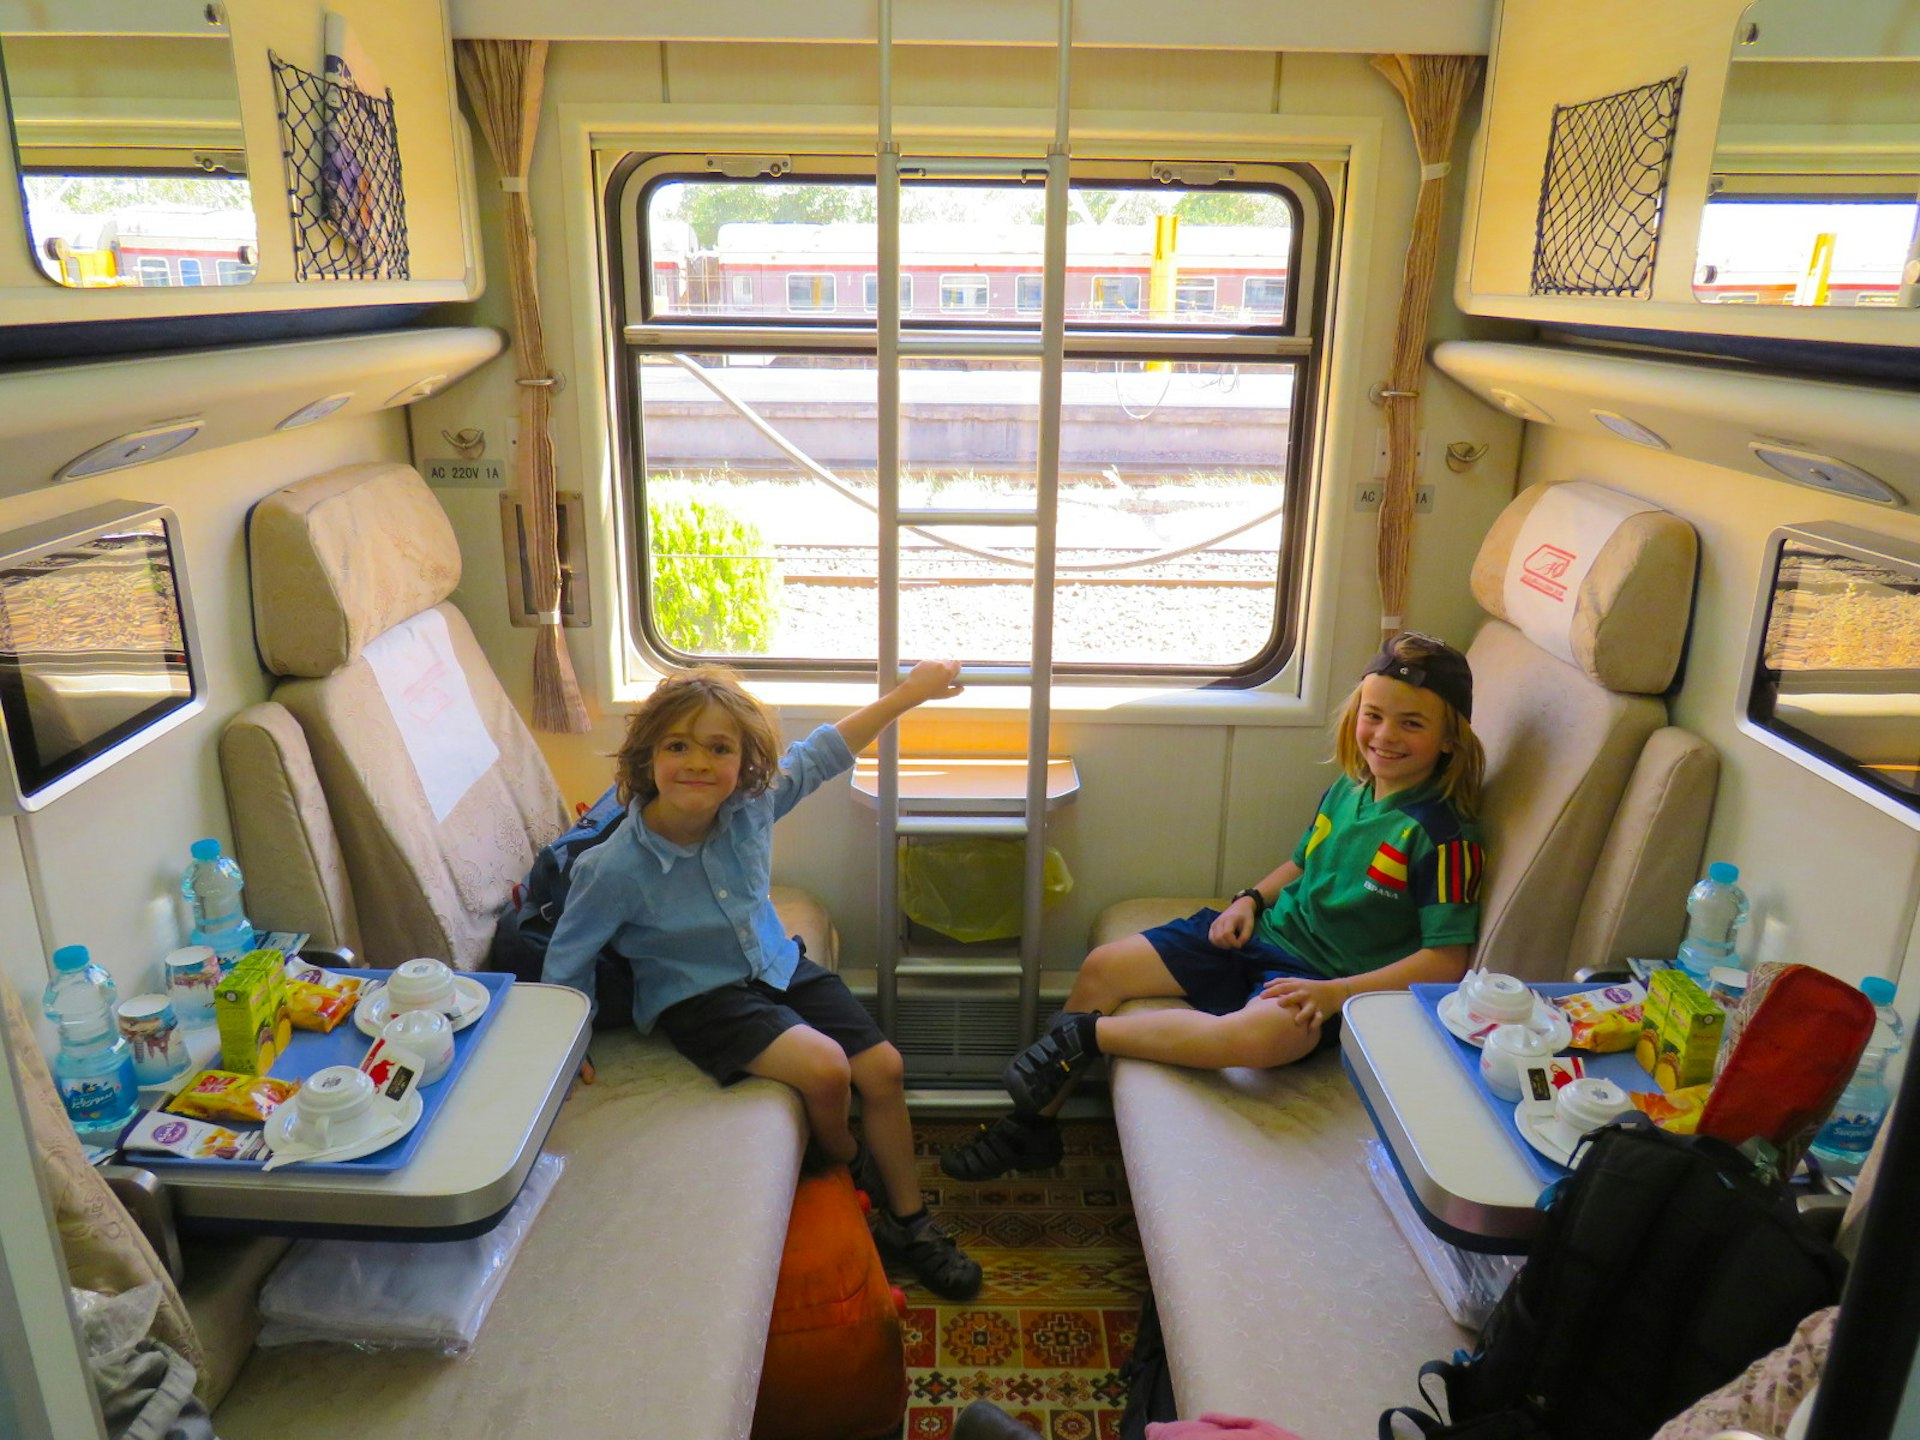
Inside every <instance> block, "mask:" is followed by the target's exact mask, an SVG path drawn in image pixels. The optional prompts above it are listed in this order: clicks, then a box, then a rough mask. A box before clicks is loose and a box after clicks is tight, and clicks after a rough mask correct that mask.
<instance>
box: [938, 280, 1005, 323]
mask: <svg viewBox="0 0 1920 1440" xmlns="http://www.w3.org/2000/svg"><path fill="white" fill-rule="evenodd" d="M975 286H978V287H979V295H980V303H979V304H977V305H975V304H971V303H969V304H965V305H956V304H949V303H948V301H947V293H948V291H950V290H951V291H956V292H957V291H961V290H964V291H965V292H966V293H967V294H968V295H972V294H973V293H974V287H975ZM992 298H993V285H992V283H991V282H990V281H989V280H988V278H987V277H986V276H985V275H981V274H975V273H974V272H972V271H966V270H962V271H957V272H955V273H953V274H950V275H942V276H941V277H940V313H941V314H942V315H985V314H986V313H987V310H988V309H989V308H990V302H991V300H992Z"/></svg>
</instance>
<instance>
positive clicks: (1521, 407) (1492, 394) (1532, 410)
mask: <svg viewBox="0 0 1920 1440" xmlns="http://www.w3.org/2000/svg"><path fill="white" fill-rule="evenodd" d="M1487 398H1489V399H1490V400H1492V401H1493V403H1494V404H1496V405H1498V406H1499V407H1500V408H1501V409H1502V410H1505V411H1506V412H1507V413H1508V414H1509V415H1518V416H1519V417H1520V418H1521V419H1522V420H1531V421H1533V422H1534V423H1535V424H1539V425H1551V424H1552V423H1553V416H1551V415H1549V414H1548V413H1547V412H1546V411H1545V410H1542V409H1541V408H1540V407H1539V406H1538V405H1536V404H1534V403H1533V402H1532V401H1531V400H1529V399H1527V398H1526V397H1524V396H1521V395H1516V394H1514V393H1513V391H1511V390H1489V391H1487Z"/></svg>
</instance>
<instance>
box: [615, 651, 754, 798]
mask: <svg viewBox="0 0 1920 1440" xmlns="http://www.w3.org/2000/svg"><path fill="white" fill-rule="evenodd" d="M709 705H716V706H718V707H719V708H720V709H721V710H723V711H725V712H726V714H727V715H728V717H729V718H731V719H732V721H733V723H734V724H735V725H737V726H738V727H739V729H740V786H739V788H740V791H741V792H742V793H744V794H747V795H758V794H760V793H761V792H762V791H764V790H765V789H766V788H767V787H768V786H769V785H771V784H773V781H774V777H775V776H776V775H777V774H778V773H779V769H780V723H779V721H777V720H776V719H775V718H774V715H773V712H772V711H771V710H769V709H767V707H766V706H765V705H763V704H761V703H760V702H759V701H758V700H756V699H754V698H753V696H751V695H749V694H748V693H747V692H746V691H745V690H744V689H743V688H741V684H740V676H739V675H738V674H737V673H736V672H734V671H732V670H729V669H727V668H726V667H725V666H724V665H702V666H701V667H700V668H699V669H697V670H689V671H687V672H686V673H685V674H684V675H669V676H667V678H666V679H664V680H662V681H661V682H660V683H659V684H658V685H656V686H654V687H653V693H652V694H651V695H649V696H648V697H647V698H646V700H645V701H643V702H642V703H641V706H640V708H639V709H638V710H636V711H634V712H633V714H632V716H631V717H629V719H628V720H627V736H626V739H624V740H622V741H621V742H620V748H619V749H618V750H617V751H615V752H614V757H613V783H614V785H615V786H616V787H617V788H618V794H619V796H620V803H621V804H622V805H631V804H632V803H633V802H634V800H636V799H637V800H639V801H640V803H641V804H642V805H645V804H646V803H647V802H648V801H650V800H652V799H653V798H654V796H656V795H658V794H659V793H660V787H659V786H658V785H656V784H654V783H653V752H654V748H655V747H656V746H658V745H659V743H660V742H661V741H662V740H663V739H665V738H666V736H667V735H668V734H670V733H671V732H672V730H673V729H674V727H675V726H677V725H679V724H681V723H682V722H683V721H686V720H688V719H690V718H692V717H693V716H695V715H698V714H699V713H700V712H701V711H702V710H704V709H706V708H707V706H709Z"/></svg>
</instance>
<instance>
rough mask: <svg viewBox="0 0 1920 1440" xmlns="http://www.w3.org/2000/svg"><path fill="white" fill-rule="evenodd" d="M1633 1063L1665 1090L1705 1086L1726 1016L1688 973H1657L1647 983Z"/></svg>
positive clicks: (1679, 971)
mask: <svg viewBox="0 0 1920 1440" xmlns="http://www.w3.org/2000/svg"><path fill="white" fill-rule="evenodd" d="M1643 1013H1644V1019H1643V1021H1642V1024H1641V1027H1640V1042H1639V1044H1638V1045H1637V1046H1635V1048H1634V1052H1633V1055H1634V1059H1636V1060H1638V1061H1639V1062H1640V1067H1641V1068H1642V1069H1643V1070H1645V1071H1646V1072H1647V1073H1648V1074H1649V1075H1651V1076H1653V1078H1654V1079H1655V1080H1657V1081H1658V1082H1659V1084H1660V1088H1661V1089H1662V1090H1668V1091H1672V1090H1679V1089H1683V1088H1684V1087H1686V1086H1688V1085H1704V1084H1706V1083H1707V1082H1709V1081H1711V1080H1712V1079H1713V1057H1714V1055H1715V1054H1716V1053H1717V1052H1718V1051H1719V1049H1720V1034H1721V1031H1722V1029H1723V1028H1724V1027H1725V1025H1726V1022H1727V1017H1726V1015H1725V1013H1724V1012H1723V1011H1722V1010H1721V1009H1720V1007H1719V1006H1718V1005H1716V1004H1714V1003H1713V1001H1712V1000H1710V999H1708V998H1707V992H1706V991H1704V990H1702V989H1701V988H1700V987H1699V985H1697V984H1696V983H1695V982H1694V980H1693V977H1692V976H1690V975H1688V974H1687V973H1686V972H1685V971H1684V970H1656V971H1654V972H1653V974H1652V975H1650V976H1649V977H1648V979H1647V1003H1646V1007H1645V1010H1644V1012H1643Z"/></svg>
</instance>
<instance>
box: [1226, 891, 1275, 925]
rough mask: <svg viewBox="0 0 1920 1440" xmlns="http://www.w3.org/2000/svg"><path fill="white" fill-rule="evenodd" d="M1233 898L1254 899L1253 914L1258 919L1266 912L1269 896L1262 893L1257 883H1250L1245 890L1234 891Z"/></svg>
mask: <svg viewBox="0 0 1920 1440" xmlns="http://www.w3.org/2000/svg"><path fill="white" fill-rule="evenodd" d="M1233 898H1234V899H1235V900H1240V899H1248V900H1251V901H1253V916H1254V919H1256V920H1257V919H1259V918H1260V917H1261V916H1262V915H1264V914H1265V913H1266V910H1267V897H1266V896H1264V895H1262V894H1261V893H1260V887H1259V886H1257V885H1249V886H1247V888H1246V889H1244V890H1236V891H1234V894H1233Z"/></svg>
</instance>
